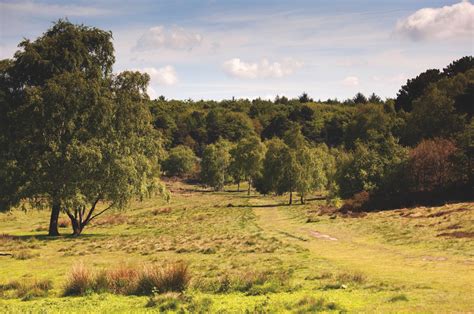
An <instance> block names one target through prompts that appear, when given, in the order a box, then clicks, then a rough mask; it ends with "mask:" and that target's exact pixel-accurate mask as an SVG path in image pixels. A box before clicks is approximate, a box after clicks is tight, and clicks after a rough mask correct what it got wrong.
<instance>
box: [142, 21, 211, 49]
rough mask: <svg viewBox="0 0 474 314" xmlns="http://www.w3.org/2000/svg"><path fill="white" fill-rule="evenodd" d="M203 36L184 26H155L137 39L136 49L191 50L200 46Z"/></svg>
mask: <svg viewBox="0 0 474 314" xmlns="http://www.w3.org/2000/svg"><path fill="white" fill-rule="evenodd" d="M201 42H202V36H201V35H200V34H198V33H194V32H192V31H189V30H186V29H184V28H182V27H176V26H175V27H172V28H171V29H166V28H165V27H164V26H155V27H152V28H150V29H149V30H148V31H146V32H145V33H144V34H143V35H142V36H141V37H140V38H139V39H138V41H137V43H136V45H135V47H134V49H135V50H139V51H145V50H156V49H160V48H167V49H175V50H191V49H193V48H194V47H196V46H199V45H200V44H201Z"/></svg>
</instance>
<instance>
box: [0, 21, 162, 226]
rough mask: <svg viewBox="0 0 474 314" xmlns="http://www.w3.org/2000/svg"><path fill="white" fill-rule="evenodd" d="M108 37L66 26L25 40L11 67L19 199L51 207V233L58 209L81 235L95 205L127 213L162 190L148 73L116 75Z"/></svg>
mask: <svg viewBox="0 0 474 314" xmlns="http://www.w3.org/2000/svg"><path fill="white" fill-rule="evenodd" d="M111 40H112V36H111V33H109V32H104V31H101V30H98V29H95V28H89V27H85V26H82V25H74V24H71V23H69V22H68V21H62V20H60V21H58V22H57V23H56V24H55V25H54V26H53V27H52V28H51V29H50V30H48V31H47V32H46V33H45V34H44V35H43V36H42V37H40V38H38V39H37V40H35V41H34V42H30V41H29V40H25V41H23V42H22V43H21V44H20V47H22V48H23V50H21V51H18V52H17V53H16V54H15V58H14V59H13V60H12V64H11V66H10V67H8V70H7V72H8V75H9V77H10V82H9V83H8V87H9V93H10V94H9V104H8V106H7V112H8V114H7V116H8V118H9V120H8V121H7V125H8V128H9V130H8V132H9V133H10V134H14V138H11V139H9V140H10V141H13V140H14V142H15V143H16V145H14V146H13V145H12V146H11V147H9V154H10V156H11V159H12V160H14V162H15V163H14V166H15V167H16V168H18V169H19V172H20V174H21V173H23V174H25V176H27V179H23V178H21V176H19V178H18V180H19V181H20V182H22V185H21V187H20V189H19V190H20V195H19V198H25V199H29V200H36V199H39V200H41V201H43V202H44V201H47V203H48V204H49V205H50V206H52V207H53V211H52V219H51V225H50V234H54V235H56V234H57V217H58V214H59V209H62V210H63V211H64V212H66V214H67V215H68V216H69V217H70V218H71V221H72V226H73V232H74V234H80V233H81V231H82V229H83V228H84V227H85V226H86V225H87V224H88V223H89V221H90V220H91V219H93V218H94V217H95V215H94V214H93V212H94V210H95V208H96V205H97V203H98V202H99V201H101V202H104V203H108V204H109V205H110V207H123V206H124V205H125V204H126V203H127V202H128V201H129V200H130V199H131V198H132V197H134V196H138V197H144V196H148V195H150V193H151V191H152V190H153V189H154V188H156V187H157V185H158V183H157V181H156V175H157V174H158V173H159V172H158V171H159V167H158V165H159V164H158V160H159V158H160V156H161V153H160V150H161V144H160V139H159V138H158V136H157V133H156V131H155V130H154V129H153V126H152V124H151V115H150V112H149V110H148V107H147V103H146V102H147V101H148V96H147V94H146V88H147V85H148V82H149V76H148V75H147V74H141V73H138V72H124V73H121V74H119V75H116V76H112V74H111V71H112V64H113V62H114V55H113V46H112V42H111ZM0 159H2V160H4V158H0ZM4 169H5V168H3V167H2V171H3V170H4Z"/></svg>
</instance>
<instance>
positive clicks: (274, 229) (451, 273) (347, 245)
mask: <svg viewBox="0 0 474 314" xmlns="http://www.w3.org/2000/svg"><path fill="white" fill-rule="evenodd" d="M253 210H254V212H255V214H256V216H257V218H258V224H259V226H260V227H261V228H262V229H263V230H264V231H265V232H266V233H268V234H270V235H272V236H275V237H278V238H279V239H281V240H282V241H289V242H293V243H296V244H297V245H300V246H302V247H305V248H307V249H308V250H309V252H310V254H311V255H312V256H314V258H315V259H321V258H323V259H325V260H327V261H328V262H329V263H331V264H332V265H334V266H335V268H339V269H341V268H342V269H346V270H350V271H357V272H362V273H364V274H366V275H368V276H369V277H371V278H372V279H375V280H377V281H381V282H390V283H392V284H395V285H398V286H411V287H415V288H416V287H422V288H423V287H424V288H425V289H433V290H434V291H436V292H437V293H438V292H439V293H442V294H446V293H450V291H460V290H461V291H465V293H466V295H469V294H471V295H474V286H473V284H472V278H474V271H473V269H472V265H469V264H467V263H465V260H462V261H461V260H459V259H458V258H456V257H446V256H443V255H442V253H443V252H439V254H440V255H439V256H438V254H436V256H432V255H434V254H432V253H433V252H423V251H420V250H414V249H411V248H404V247H403V246H391V245H388V244H385V243H380V242H379V243H377V242H374V241H373V240H368V239H361V238H357V236H356V235H354V234H351V233H350V230H347V233H346V234H341V235H338V234H336V233H335V232H336V231H335V230H334V232H330V230H325V231H324V233H322V232H318V231H315V230H314V229H309V228H310V226H308V225H307V224H304V223H301V222H298V221H296V220H294V219H291V218H289V217H288V216H287V215H286V214H285V212H284V209H281V208H278V207H273V208H258V207H256V208H253ZM325 227H327V226H325ZM315 228H316V227H315ZM326 233H327V234H326ZM298 239H304V241H301V240H298ZM435 253H438V252H435ZM427 256H428V257H429V258H427ZM462 299H463V298H462V296H461V297H460V300H462ZM473 306H474V302H473Z"/></svg>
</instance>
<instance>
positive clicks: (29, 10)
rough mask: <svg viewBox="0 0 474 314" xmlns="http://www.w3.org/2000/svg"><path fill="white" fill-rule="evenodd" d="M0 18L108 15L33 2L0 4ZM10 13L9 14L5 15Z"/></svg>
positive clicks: (89, 10) (71, 7)
mask: <svg viewBox="0 0 474 314" xmlns="http://www.w3.org/2000/svg"><path fill="white" fill-rule="evenodd" d="M0 8H1V11H2V16H7V15H9V14H14V13H19V14H27V15H35V16H52V17H58V16H98V15H105V14H108V13H110V11H108V10H104V9H99V8H96V7H91V6H81V5H75V4H65V5H60V4H48V3H38V2H34V1H20V2H0ZM7 12H10V13H7Z"/></svg>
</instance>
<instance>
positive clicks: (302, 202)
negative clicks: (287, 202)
mask: <svg viewBox="0 0 474 314" xmlns="http://www.w3.org/2000/svg"><path fill="white" fill-rule="evenodd" d="M300 200H301V204H304V197H303V194H301V195H300Z"/></svg>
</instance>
